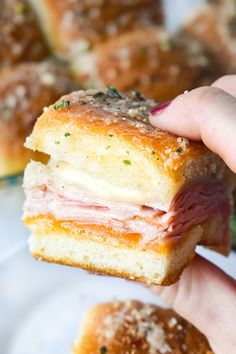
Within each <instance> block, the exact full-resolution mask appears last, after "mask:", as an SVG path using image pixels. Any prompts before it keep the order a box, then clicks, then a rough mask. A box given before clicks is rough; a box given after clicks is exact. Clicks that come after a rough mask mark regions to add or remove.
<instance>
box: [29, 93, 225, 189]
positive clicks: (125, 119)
mask: <svg viewBox="0 0 236 354" xmlns="http://www.w3.org/2000/svg"><path fill="white" fill-rule="evenodd" d="M118 95H120V94H119V93H118ZM63 101H64V102H67V101H68V102H69V103H68V106H67V107H60V108H59V109H55V106H50V107H49V108H48V109H47V110H46V111H45V112H44V113H43V114H42V115H41V117H40V118H39V119H38V120H37V122H36V125H35V127H34V130H33V132H32V134H31V135H30V137H29V138H27V140H26V147H28V148H30V149H32V150H35V151H36V150H37V151H40V152H43V153H46V154H49V155H51V156H52V157H53V158H56V159H57V160H61V161H66V162H69V163H70V164H71V165H74V166H77V167H80V168H84V169H86V168H87V167H88V168H89V164H90V163H91V160H92V159H95V160H97V161H98V164H99V165H101V166H103V164H104V166H103V168H104V169H105V170H103V177H104V178H105V177H106V176H105V175H106V172H107V173H108V171H106V170H107V169H108V168H109V166H112V168H113V169H115V168H116V166H115V165H114V162H115V158H116V154H117V155H118V157H117V158H119V162H118V163H119V166H120V165H121V166H123V169H124V165H126V167H128V168H126V169H125V172H123V173H125V174H126V176H128V173H129V172H130V171H132V169H133V168H134V169H135V168H136V167H137V168H138V167H140V168H141V167H142V169H144V166H145V163H148V164H149V168H150V170H153V171H154V172H155V171H158V172H160V173H162V178H165V176H168V178H170V180H171V183H172V182H173V184H174V185H175V187H177V186H178V188H179V187H180V186H182V185H183V184H184V183H185V182H187V181H191V180H192V179H194V178H197V177H202V176H205V177H207V176H208V177H212V178H216V179H224V178H225V177H226V176H227V174H228V173H229V171H228V169H227V167H226V166H225V164H224V163H223V161H222V160H221V159H220V158H218V157H217V156H216V155H215V154H213V153H212V152H210V151H209V150H208V149H207V148H206V147H205V146H204V145H203V144H202V143H197V142H190V141H188V140H187V139H183V138H181V137H176V136H174V135H171V134H169V133H167V132H163V131H160V130H158V129H156V128H154V127H153V126H152V125H151V124H150V123H149V120H148V116H149V111H150V109H151V107H153V106H154V104H155V103H154V102H153V101H151V100H145V99H144V98H143V97H142V96H140V95H139V94H137V93H133V94H132V95H131V96H124V95H121V96H120V97H119V96H118V97H117V94H116V91H115V93H114V92H113V89H111V90H110V89H108V90H107V91H106V92H105V91H104V92H102V91H94V90H88V91H77V92H73V93H71V94H70V95H67V96H64V97H62V98H61V99H60V100H59V101H58V102H57V104H58V103H59V105H60V104H62V102H63ZM68 133H69V134H68ZM68 135H69V136H68ZM95 146H96V147H97V148H96V149H94V147H95ZM108 147H109V148H108ZM122 149H123V150H122ZM80 154H82V155H83V159H84V160H83V161H81V160H80V157H79V156H80ZM120 154H121V155H120ZM137 157H138V158H139V160H137V163H135V162H136V161H135V159H137ZM140 165H142V166H140ZM119 166H118V167H119ZM111 173H112V171H111ZM119 174H122V170H119ZM143 177H144V178H145V176H143ZM126 184H127V180H126ZM156 184H158V183H156ZM155 188H158V185H156V186H155Z"/></svg>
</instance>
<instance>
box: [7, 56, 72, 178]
mask: <svg viewBox="0 0 236 354" xmlns="http://www.w3.org/2000/svg"><path fill="white" fill-rule="evenodd" d="M74 88H75V85H74V83H73V81H72V79H71V78H70V77H69V75H68V72H67V70H66V69H64V68H62V67H61V66H60V65H59V64H58V63H56V62H45V63H34V64H33V63H26V64H21V65H17V66H15V67H14V68H9V69H6V70H4V72H2V74H1V75H0V131H1V144H0V177H4V176H7V175H11V174H15V173H19V172H22V171H23V169H24V167H25V165H26V164H27V163H28V162H29V160H30V159H31V158H32V157H35V155H34V154H33V153H32V151H29V150H28V149H25V148H24V147H23V144H24V141H25V138H26V136H28V135H29V134H30V133H31V131H32V128H33V126H34V123H35V121H36V118H37V117H38V116H39V114H41V113H42V111H43V108H44V107H45V106H48V105H49V104H50V103H52V102H54V101H55V100H56V99H58V98H59V97H60V96H61V95H62V94H63V93H66V92H70V91H71V90H72V89H74Z"/></svg>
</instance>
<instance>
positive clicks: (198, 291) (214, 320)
mask: <svg viewBox="0 0 236 354" xmlns="http://www.w3.org/2000/svg"><path fill="white" fill-rule="evenodd" d="M152 291H153V292H154V293H156V294H158V295H160V297H161V298H162V299H163V300H164V301H165V302H166V303H167V304H169V305H170V306H171V307H173V308H174V310H175V311H176V312H177V313H179V314H180V315H181V316H182V317H184V318H185V319H187V320H188V321H189V322H191V323H192V324H193V325H194V326H196V327H197V328H198V329H199V330H200V331H201V332H202V333H204V334H205V335H206V336H207V337H208V339H210V340H211V342H212V343H214V344H213V345H215V346H216V348H217V350H218V352H219V353H222V354H223V353H226V349H227V348H228V349H229V348H231V349H232V348H236V336H235V318H236V282H235V280H233V279H232V278H231V277H229V276H228V275H226V274H225V273H224V272H222V271H221V270H220V269H219V268H217V267H216V266H214V265H213V264H211V263H210V262H208V261H207V260H205V259H204V258H202V257H200V256H196V257H195V258H194V260H193V261H192V262H191V263H190V265H189V267H188V268H186V269H185V271H184V273H183V275H182V277H181V279H180V280H179V281H178V282H177V283H175V284H173V285H171V286H169V287H152ZM220 333H224V341H223V343H222V351H220V350H219V346H220V345H221V344H220V343H218V341H217V338H218V339H219V342H222V337H221V336H219V334H220ZM226 341H227V342H228V344H227V345H228V346H226ZM220 348H221V347H220ZM223 348H224V350H223ZM229 352H230V351H228V353H229Z"/></svg>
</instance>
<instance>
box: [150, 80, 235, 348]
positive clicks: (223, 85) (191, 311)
mask: <svg viewBox="0 0 236 354" xmlns="http://www.w3.org/2000/svg"><path fill="white" fill-rule="evenodd" d="M150 122H151V124H153V125H154V126H156V127H159V128H161V129H162V130H167V131H169V132H172V133H174V134H176V135H178V136H183V137H186V138H190V139H192V140H202V141H203V143H204V144H205V145H206V146H208V148H209V149H211V150H212V151H214V152H215V153H216V154H218V155H220V156H221V158H222V159H223V160H224V161H225V163H226V164H227V165H228V166H229V168H230V169H231V170H232V171H234V172H236V75H232V76H224V77H222V78H220V79H219V80H217V81H216V82H215V83H214V84H213V85H212V86H211V87H201V88H198V89H195V90H193V91H191V92H188V93H186V94H183V95H180V96H178V97H177V98H176V99H174V100H173V101H172V102H171V103H170V104H169V105H168V107H166V108H165V109H163V110H162V111H156V112H155V110H154V111H153V113H152V115H151V116H150ZM152 291H153V292H154V293H156V294H159V295H160V296H161V298H162V299H163V300H164V301H165V302H166V303H168V304H169V305H170V306H172V307H173V308H174V309H175V311H176V312H178V313H179V314H180V315H181V316H182V317H184V318H185V319H187V320H188V321H189V322H191V323H192V324H193V325H195V326H196V327H197V328H198V329H199V330H200V331H201V332H203V333H204V334H205V335H206V336H207V338H208V340H209V342H210V344H211V346H212V349H213V350H214V352H215V353H216V354H228V353H234V352H236V281H235V280H234V279H232V278H231V277H229V276H228V275H227V274H225V273H224V272H223V271H222V270H220V269H219V268H217V267H216V266H214V265H213V264H211V263H210V262H208V261H207V260H205V259H204V258H202V257H200V256H196V257H195V258H194V260H193V261H192V262H191V263H190V265H189V266H188V267H187V269H186V270H185V271H184V273H183V275H182V277H181V279H180V280H179V281H178V282H177V283H176V284H173V285H171V286H169V287H152Z"/></svg>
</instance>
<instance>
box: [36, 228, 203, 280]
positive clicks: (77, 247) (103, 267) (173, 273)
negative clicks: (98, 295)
mask: <svg viewBox="0 0 236 354" xmlns="http://www.w3.org/2000/svg"><path fill="white" fill-rule="evenodd" d="M201 235H202V228H201V227H200V226H197V227H195V228H193V229H192V230H191V231H189V232H187V233H186V234H185V235H184V237H183V239H182V240H181V241H180V242H178V246H176V247H173V248H171V249H170V250H169V251H166V252H157V251H155V252H154V251H150V250H148V251H147V250H141V249H137V248H133V247H128V245H119V246H116V247H114V246H111V245H108V244H106V243H104V242H101V241H95V240H89V239H86V235H83V237H79V238H75V237H70V235H69V234H68V232H62V231H61V230H60V231H59V232H58V233H56V232H55V230H54V233H48V232H47V234H41V233H39V234H37V233H34V234H32V235H31V237H30V240H29V244H30V251H31V253H32V255H33V257H34V258H37V259H40V260H44V261H47V262H55V263H61V264H65V265H69V266H74V267H80V268H83V269H85V270H88V271H91V272H95V273H99V274H105V275H113V276H116V277H122V278H126V279H130V280H137V281H140V282H144V283H148V284H153V285H169V284H172V283H174V282H176V281H177V280H178V279H179V277H180V275H181V273H182V271H183V268H184V267H185V266H186V265H187V263H188V262H190V260H191V259H192V258H193V257H194V254H195V247H196V244H197V243H198V242H199V240H200V239H201Z"/></svg>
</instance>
